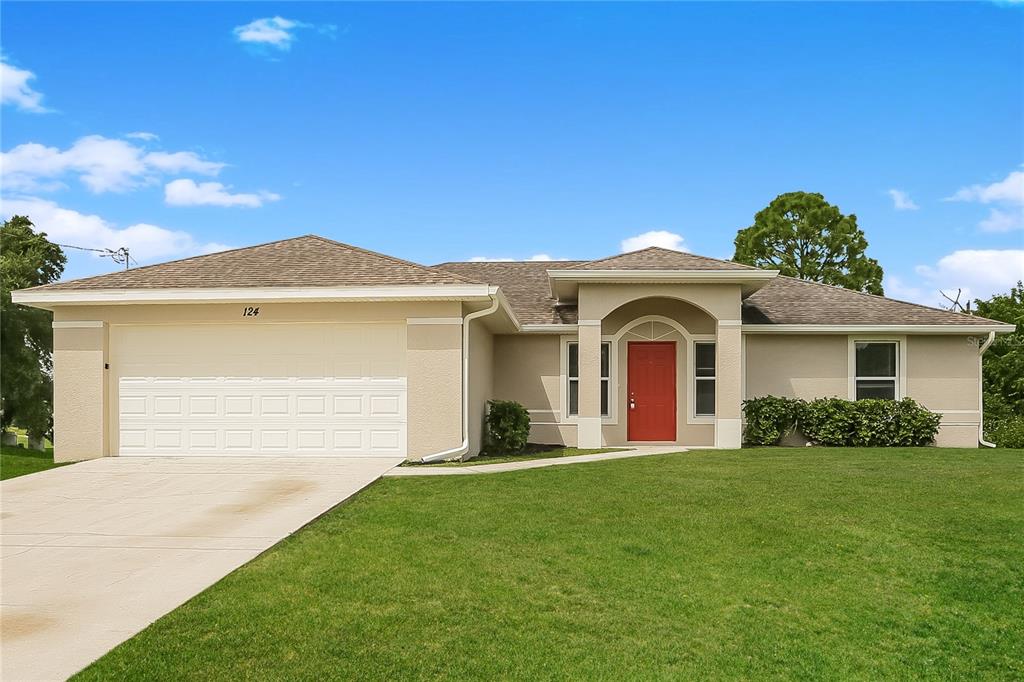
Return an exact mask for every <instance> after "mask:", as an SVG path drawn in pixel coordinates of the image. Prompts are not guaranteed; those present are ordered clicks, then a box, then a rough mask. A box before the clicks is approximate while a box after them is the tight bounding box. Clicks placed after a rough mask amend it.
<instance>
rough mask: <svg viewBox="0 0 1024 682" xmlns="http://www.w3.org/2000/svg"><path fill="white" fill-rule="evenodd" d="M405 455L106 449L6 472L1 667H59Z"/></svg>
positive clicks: (76, 664) (0, 536)
mask: <svg viewBox="0 0 1024 682" xmlns="http://www.w3.org/2000/svg"><path fill="white" fill-rule="evenodd" d="M399 461H400V460H399V459H395V458H367V457H336V458H309V459H306V458H288V459H285V458H227V457H223V458H216V457H212V458H208V457H177V458H172V457H145V458H139V457H108V458H104V459H98V460H93V461H90V462H82V463H79V464H74V465H72V466H67V467H61V468H58V469H52V470H50V471H45V472H41V473H36V474H30V475H28V476H22V477H19V478H14V479H11V480H8V481H4V482H3V483H2V484H0V511H2V515H0V518H2V524H0V531H2V532H0V540H2V542H0V547H2V555H0V556H2V560H0V571H2V577H0V581H2V583H0V586H2V594H0V622H2V638H0V639H2V643H0V659H2V662H0V679H3V680H5V681H6V680H12V681H14V680H17V681H20V680H61V679H65V678H67V677H68V676H70V675H72V674H74V673H75V672H77V671H78V670H80V669H82V668H83V667H85V666H86V665H88V664H89V663H91V662H92V661H94V660H95V659H97V658H99V657H100V656H102V655H103V654H104V653H106V652H107V651H109V650H110V649H112V648H113V647H114V646H116V645H117V644H119V643H120V642H123V641H124V640H126V639H128V638H129V637H131V636H132V635H134V634H135V633H137V632H139V631H140V630H142V629H143V628H145V627H146V626H147V625H149V624H150V623H152V622H153V621H154V620H156V619H157V618H159V617H160V616H162V615H164V614H165V613H167V612H168V611H171V610H172V609H174V608H176V607H177V606H179V605H181V604H182V603H184V602H185V601H186V600H188V599H189V598H191V597H193V596H195V595H196V594H198V593H199V592H201V591H202V590H204V589H205V588H207V587H209V586H210V585H212V584H213V583H215V582H217V581H218V580H220V579H221V578H223V577H224V576H225V575H227V574H228V573H230V572H231V571H233V570H235V569H236V568H238V567H239V566H241V565H242V564H245V563H246V562H248V561H250V560H251V559H253V558H254V557H255V556H256V555H258V554H260V553H261V552H263V551H264V550H266V549H268V548H269V547H271V546H273V545H274V544H276V543H277V542H279V541H280V540H281V539H283V538H284V537H286V536H287V535H289V534H291V533H293V532H294V531H296V530H298V529H299V528H301V527H302V526H304V525H305V524H307V523H309V522H310V521H312V520H313V519H315V518H316V517H318V516H320V515H321V514H323V513H324V512H326V511H327V510H329V509H330V508H331V507H334V506H335V505H337V504H338V503H340V502H342V501H344V500H345V499H347V498H349V497H351V496H352V495H354V494H355V493H357V492H358V491H359V490H361V489H362V488H364V487H365V486H367V485H369V484H370V483H371V482H373V481H374V480H376V479H377V478H378V477H379V476H380V475H381V474H383V473H384V472H385V471H387V470H388V469H391V468H392V467H394V466H395V465H397V464H398V463H399Z"/></svg>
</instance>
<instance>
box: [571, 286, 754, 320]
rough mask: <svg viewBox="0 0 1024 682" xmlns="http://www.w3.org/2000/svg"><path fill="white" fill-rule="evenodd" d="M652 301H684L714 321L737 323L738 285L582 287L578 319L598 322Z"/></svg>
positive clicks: (738, 310)
mask: <svg viewBox="0 0 1024 682" xmlns="http://www.w3.org/2000/svg"><path fill="white" fill-rule="evenodd" d="M652 297H654V298H671V299H679V300H682V301H687V302H689V303H692V304H694V305H696V306H697V307H699V308H701V309H702V310H704V311H706V312H707V313H708V314H710V315H711V316H712V317H714V318H715V319H716V320H739V319H740V306H741V303H740V285H738V284H583V285H580V288H579V302H578V303H579V319H581V320H602V319H604V318H605V317H606V316H607V315H608V314H609V313H611V312H612V311H614V310H615V309H616V308H618V307H619V306H622V305H625V304H627V303H630V302H632V301H636V300H639V299H643V298H652Z"/></svg>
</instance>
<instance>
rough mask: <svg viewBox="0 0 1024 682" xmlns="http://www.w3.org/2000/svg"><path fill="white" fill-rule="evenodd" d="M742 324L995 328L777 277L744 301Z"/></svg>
mask: <svg viewBox="0 0 1024 682" xmlns="http://www.w3.org/2000/svg"><path fill="white" fill-rule="evenodd" d="M743 323H744V324H769V325H770V324H820V325H833V324H838V325H905V324H909V325H914V324H921V325H930V324H938V325H966V326H971V325H979V324H980V325H984V324H999V323H998V322H994V321H993V320H987V319H985V318H983V317H975V316H973V315H966V314H964V313H954V312H951V311H949V310H940V309H938V308H929V307H928V306H924V305H920V304H917V303H907V302H906V301H898V300H896V299H893V298H885V297H884V296H875V295H873V294H863V293H860V292H858V291H851V290H849V289H843V288H842V287H837V286H832V285H830V284H821V283H819V282H808V281H806V280H802V279H796V278H794V277H782V276H780V277H776V278H775V279H773V280H772V281H770V282H769V283H768V284H766V285H765V286H764V287H762V288H761V289H760V290H758V291H756V292H754V293H753V294H751V295H750V296H748V297H747V298H746V299H745V300H744V301H743Z"/></svg>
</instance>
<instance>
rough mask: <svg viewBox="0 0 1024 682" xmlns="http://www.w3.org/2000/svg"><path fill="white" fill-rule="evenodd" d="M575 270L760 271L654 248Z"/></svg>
mask: <svg viewBox="0 0 1024 682" xmlns="http://www.w3.org/2000/svg"><path fill="white" fill-rule="evenodd" d="M568 269H571V270H756V269H757V268H755V267H753V266H750V265H744V264H742V263H734V262H732V261H730V260H719V259H717V258H708V257H707V256H698V255H696V254H693V253H683V252H682V251H673V250H671V249H663V248H661V247H660V246H650V247H648V248H646V249H641V250H640V251H631V252H629V253H623V254H620V255H618V256H610V257H608V258H602V259H600V260H592V261H584V262H582V263H580V264H578V265H575V266H573V267H572V268H568Z"/></svg>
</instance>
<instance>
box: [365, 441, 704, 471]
mask: <svg viewBox="0 0 1024 682" xmlns="http://www.w3.org/2000/svg"><path fill="white" fill-rule="evenodd" d="M670 452H686V448H683V447H679V446H678V445H667V446H666V445H650V446H642V447H635V448H630V449H629V450H624V451H622V452H600V453H597V454H594V455H574V456H572V457H549V458H547V459H529V460H526V461H523V462H502V463H500V464H476V465H471V466H426V465H424V466H407V467H395V468H394V469H391V470H390V471H388V472H386V473H385V474H384V476H468V475H471V474H500V473H502V472H503V471H522V470H523V469H540V468H543V467H554V466H561V465H563V464H583V463H586V462H603V461H605V460H609V459H626V458H629V457H648V456H650V455H665V454H668V453H670Z"/></svg>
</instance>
